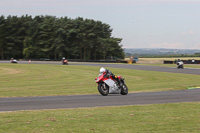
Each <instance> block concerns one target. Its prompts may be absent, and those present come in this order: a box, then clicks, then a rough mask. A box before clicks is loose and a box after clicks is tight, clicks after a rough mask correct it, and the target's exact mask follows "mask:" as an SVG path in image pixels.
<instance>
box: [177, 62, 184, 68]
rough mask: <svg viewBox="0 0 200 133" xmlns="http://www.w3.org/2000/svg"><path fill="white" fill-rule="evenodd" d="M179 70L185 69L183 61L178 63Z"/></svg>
mask: <svg viewBox="0 0 200 133" xmlns="http://www.w3.org/2000/svg"><path fill="white" fill-rule="evenodd" d="M177 68H178V69H179V68H182V69H183V62H182V61H181V62H177Z"/></svg>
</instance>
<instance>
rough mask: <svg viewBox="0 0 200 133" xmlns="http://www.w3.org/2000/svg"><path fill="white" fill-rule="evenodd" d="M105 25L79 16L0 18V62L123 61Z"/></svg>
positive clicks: (121, 50)
mask: <svg viewBox="0 0 200 133" xmlns="http://www.w3.org/2000/svg"><path fill="white" fill-rule="evenodd" d="M111 35H112V29H111V28H110V26H109V25H108V24H105V23H102V22H101V21H94V20H92V19H83V18H81V17H78V18H76V19H71V18H67V17H61V18H56V17H54V16H35V17H34V18H32V16H29V15H26V16H21V17H17V16H8V17H7V18H5V17H4V16H1V17H0V59H10V58H11V57H14V58H17V59H21V58H25V59H28V58H32V59H39V58H49V59H55V60H56V59H61V58H62V57H66V58H68V59H84V60H98V59H106V58H107V57H108V56H113V57H117V58H124V51H123V49H122V46H121V45H119V44H120V42H121V40H122V39H121V38H114V37H112V36H111Z"/></svg>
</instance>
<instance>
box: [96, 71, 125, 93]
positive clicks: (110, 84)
mask: <svg viewBox="0 0 200 133" xmlns="http://www.w3.org/2000/svg"><path fill="white" fill-rule="evenodd" d="M117 78H119V80H120V82H121V83H122V85H121V87H120V85H119V84H118V82H117V81H116V80H115V79H113V78H112V76H106V73H105V72H104V73H103V74H101V75H99V76H98V77H97V78H95V80H96V83H97V84H98V87H97V89H98V91H99V93H100V94H101V95H103V96H107V95H108V94H121V95H127V94H128V87H127V86H126V84H125V81H124V79H123V78H122V77H121V76H117Z"/></svg>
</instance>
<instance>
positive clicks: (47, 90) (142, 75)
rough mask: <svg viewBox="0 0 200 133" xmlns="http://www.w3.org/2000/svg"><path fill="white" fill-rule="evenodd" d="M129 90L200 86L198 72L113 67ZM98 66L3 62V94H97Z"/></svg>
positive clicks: (0, 68)
mask: <svg viewBox="0 0 200 133" xmlns="http://www.w3.org/2000/svg"><path fill="white" fill-rule="evenodd" d="M110 70H111V71H112V72H113V73H115V74H116V75H121V76H122V77H124V78H125V81H126V83H127V85H128V87H129V91H130V92H147V91H166V90H181V89H187V87H192V86H200V82H199V81H200V76H199V75H189V74H187V75H186V74H175V73H166V72H152V71H140V70H130V69H117V68H110ZM98 73H99V67H94V66H76V65H68V66H63V65H47V64H43V65H39V64H1V65H0V84H1V86H0V92H1V93H0V97H27V96H52V95H81V94H97V93H98V91H97V84H96V83H95V81H94V79H95V78H96V76H97V75H98Z"/></svg>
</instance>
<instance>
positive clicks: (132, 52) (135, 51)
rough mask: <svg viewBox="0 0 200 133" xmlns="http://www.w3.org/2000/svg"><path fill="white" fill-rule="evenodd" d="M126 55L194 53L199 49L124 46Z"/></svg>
mask: <svg viewBox="0 0 200 133" xmlns="http://www.w3.org/2000/svg"><path fill="white" fill-rule="evenodd" d="M124 51H125V54H126V56H165V55H194V54H195V53H200V49H165V48H125V49H124Z"/></svg>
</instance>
